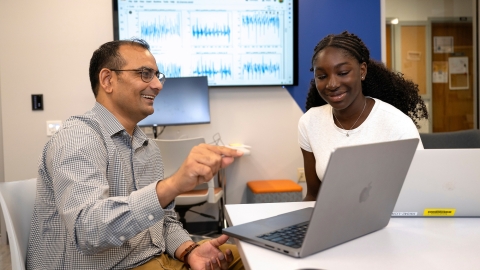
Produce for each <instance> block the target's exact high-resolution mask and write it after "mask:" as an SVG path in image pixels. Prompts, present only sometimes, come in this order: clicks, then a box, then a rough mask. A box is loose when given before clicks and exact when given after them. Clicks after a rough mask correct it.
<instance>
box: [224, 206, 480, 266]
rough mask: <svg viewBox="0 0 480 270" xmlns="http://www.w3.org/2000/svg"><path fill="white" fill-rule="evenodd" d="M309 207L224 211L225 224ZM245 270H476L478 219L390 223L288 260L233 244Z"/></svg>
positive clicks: (479, 247) (394, 220) (479, 248)
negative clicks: (344, 241) (226, 221)
mask: <svg viewBox="0 0 480 270" xmlns="http://www.w3.org/2000/svg"><path fill="white" fill-rule="evenodd" d="M313 205H314V202H293V203H262V204H230V205H226V210H227V220H228V222H229V224H232V225H239V224H242V223H245V222H249V221H253V220H258V219H261V218H266V217H269V216H274V215H278V214H282V213H285V212H288V211H293V210H296V209H301V208H305V207H309V206H313ZM235 242H236V244H237V246H238V248H239V251H240V254H241V257H242V260H243V263H244V264H245V266H246V267H247V269H252V270H256V269H275V270H280V269H288V270H294V269H369V270H372V269H382V270H384V269H402V270H404V269H462V270H463V269H480V218H392V219H390V223H389V224H388V226H387V227H385V228H383V229H381V230H379V231H377V232H374V233H371V234H369V235H366V236H363V237H360V238H357V239H355V240H352V241H350V242H347V243H344V244H342V245H339V246H336V247H333V248H330V249H327V250H324V251H322V252H319V253H316V254H313V255H310V256H308V257H306V258H301V259H297V258H293V257H290V256H287V255H283V254H280V253H277V252H274V251H271V250H268V249H265V248H261V247H258V246H255V245H252V244H249V243H246V242H243V241H239V240H237V239H235Z"/></svg>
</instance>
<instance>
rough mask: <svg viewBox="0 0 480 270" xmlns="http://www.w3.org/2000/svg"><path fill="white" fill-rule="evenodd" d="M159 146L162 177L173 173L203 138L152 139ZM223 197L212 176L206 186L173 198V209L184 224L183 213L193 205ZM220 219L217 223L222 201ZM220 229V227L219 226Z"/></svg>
mask: <svg viewBox="0 0 480 270" xmlns="http://www.w3.org/2000/svg"><path fill="white" fill-rule="evenodd" d="M154 141H155V143H156V144H157V146H158V147H159V148H160V152H161V154H162V160H163V166H164V177H169V176H170V175H173V174H174V173H175V172H176V171H177V170H178V168H180V166H181V165H182V163H183V162H184V161H185V159H186V158H187V156H188V154H189V153H190V151H191V150H192V148H193V147H194V146H196V145H199V144H201V143H205V139H204V138H189V139H178V140H160V139H155V140H154ZM222 197H223V189H222V188H221V187H217V188H216V187H215V181H214V178H212V179H211V180H210V181H208V182H207V186H206V187H205V186H203V187H202V185H200V186H199V187H197V188H196V189H194V190H191V191H188V192H185V193H182V194H181V195H179V196H177V197H176V198H175V205H176V206H175V210H176V211H177V212H178V214H179V216H180V222H182V224H183V226H184V227H185V226H186V219H185V214H186V213H187V211H189V210H190V208H192V207H193V206H198V205H202V204H204V203H218V202H219V200H221V199H222ZM219 214H220V220H219V224H223V216H224V215H223V201H221V203H220V207H219ZM219 230H220V228H219Z"/></svg>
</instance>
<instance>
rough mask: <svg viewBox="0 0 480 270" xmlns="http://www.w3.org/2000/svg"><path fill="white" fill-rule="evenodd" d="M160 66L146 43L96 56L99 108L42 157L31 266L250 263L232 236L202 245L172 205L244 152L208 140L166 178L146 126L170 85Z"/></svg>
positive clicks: (106, 47) (70, 124) (55, 139)
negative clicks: (143, 124) (144, 129)
mask: <svg viewBox="0 0 480 270" xmlns="http://www.w3.org/2000/svg"><path fill="white" fill-rule="evenodd" d="M157 69H158V68H157V64H156V61H155V58H154V57H153V55H152V54H151V53H150V51H149V46H148V44H147V43H146V42H145V41H143V40H132V41H113V42H108V43H105V44H103V45H102V46H101V47H100V48H99V49H98V50H96V51H95V52H94V53H93V56H92V59H91V60H90V72H89V73H90V82H91V86H92V90H93V93H94V95H95V98H96V103H95V106H94V107H93V109H92V110H91V111H89V112H87V113H85V114H84V115H80V116H74V117H71V118H70V119H68V120H67V121H65V124H64V126H63V127H62V128H61V129H60V130H59V131H58V132H57V133H56V134H55V135H54V136H52V138H51V139H50V141H49V142H48V143H47V144H46V145H45V148H44V150H43V154H42V156H41V159H40V164H39V169H38V173H39V175H38V184H37V197H36V200H35V207H34V213H33V217H32V227H31V234H30V239H29V244H28V250H27V268H28V269H129V268H135V267H139V268H138V269H188V267H191V268H192V269H227V268H228V267H229V265H230V266H232V267H237V268H242V267H243V266H242V264H241V261H240V259H239V256H238V253H237V252H236V249H235V246H233V245H229V247H227V246H228V245H226V244H225V245H223V244H224V243H225V242H226V241H227V240H228V236H226V235H222V236H220V237H218V238H216V239H213V240H211V241H208V242H205V243H203V244H201V245H199V246H198V245H197V244H196V243H194V242H193V241H192V240H191V238H190V237H189V234H188V233H187V232H186V231H185V230H184V229H183V228H182V226H181V223H180V222H178V221H177V220H176V214H175V211H174V208H173V207H174V200H175V197H176V196H177V195H179V194H181V193H183V192H185V191H188V190H191V189H193V188H194V187H195V186H197V185H199V184H202V183H205V182H207V181H208V180H209V179H211V178H212V177H213V175H215V174H216V173H217V172H218V170H219V169H220V168H223V167H225V166H228V165H229V164H231V163H232V162H233V158H234V157H238V156H240V155H241V154H242V153H240V152H237V151H236V150H232V149H229V148H225V147H219V146H213V145H207V144H202V145H199V146H196V147H195V148H193V149H192V151H191V153H190V155H189V156H188V157H187V159H186V160H185V162H184V163H183V165H182V166H181V168H180V169H179V170H178V171H177V172H176V173H175V174H174V175H172V176H169V177H167V178H165V179H163V178H164V175H163V165H162V158H161V156H160V151H159V149H158V148H157V146H156V145H155V143H153V142H152V141H151V140H149V139H148V138H147V137H146V135H145V134H144V133H143V132H142V131H141V130H140V129H139V128H138V126H137V123H138V122H139V121H140V120H142V119H143V118H145V117H146V116H148V115H150V114H152V113H153V100H154V99H155V97H156V96H157V95H158V93H159V92H160V91H161V89H162V87H163V82H164V81H165V76H164V75H163V74H162V73H160V72H159V71H158V70H157ZM162 179H163V180H162ZM221 245H222V246H221ZM150 267H151V268H150Z"/></svg>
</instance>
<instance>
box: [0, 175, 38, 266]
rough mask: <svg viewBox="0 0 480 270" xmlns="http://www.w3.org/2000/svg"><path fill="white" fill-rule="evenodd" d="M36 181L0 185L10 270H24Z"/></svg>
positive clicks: (29, 180) (0, 200) (0, 199)
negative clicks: (8, 246) (10, 263)
mask: <svg viewBox="0 0 480 270" xmlns="http://www.w3.org/2000/svg"><path fill="white" fill-rule="evenodd" d="M36 183H37V179H28V180H21V181H12V182H3V183H0V205H1V207H2V212H3V216H4V218H5V223H6V226H7V235H8V242H9V245H10V256H11V258H12V270H24V269H25V259H26V256H27V245H28V236H29V234H30V221H31V219H32V213H33V204H34V202H35V190H36Z"/></svg>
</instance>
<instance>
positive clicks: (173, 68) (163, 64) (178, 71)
mask: <svg viewBox="0 0 480 270" xmlns="http://www.w3.org/2000/svg"><path fill="white" fill-rule="evenodd" d="M157 66H158V70H159V71H160V72H162V73H163V74H165V76H166V77H167V78H177V77H181V76H182V65H181V64H180V63H178V62H177V61H165V60H162V59H160V61H159V62H157Z"/></svg>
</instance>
